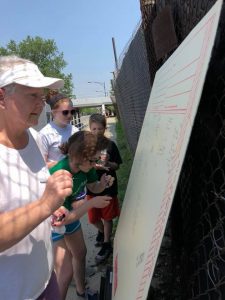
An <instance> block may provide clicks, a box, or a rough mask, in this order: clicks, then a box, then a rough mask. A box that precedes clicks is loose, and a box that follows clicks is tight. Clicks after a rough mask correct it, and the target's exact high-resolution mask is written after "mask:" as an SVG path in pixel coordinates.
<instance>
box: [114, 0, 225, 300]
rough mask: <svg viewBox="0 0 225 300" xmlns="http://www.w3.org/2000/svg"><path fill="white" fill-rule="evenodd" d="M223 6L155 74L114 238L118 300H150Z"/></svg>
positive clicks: (213, 8) (219, 1)
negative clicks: (151, 288) (148, 299)
mask: <svg viewBox="0 0 225 300" xmlns="http://www.w3.org/2000/svg"><path fill="white" fill-rule="evenodd" d="M221 6H222V0H218V1H217V2H216V4H215V5H214V6H213V7H212V9H211V10H210V11H209V13H208V14H207V15H206V16H205V17H204V18H203V19H202V20H201V22H200V23H199V24H198V25H197V26H196V27H195V28H194V29H193V30H192V32H191V33H190V34H189V35H188V37H187V38H186V39H185V40H184V41H183V43H182V44H181V45H180V47H179V48H178V49H177V50H176V51H175V52H174V54H173V55H172V56H171V57H170V58H169V59H168V60H167V62H166V63H165V64H164V65H163V66H162V67H161V68H160V69H159V71H158V72H157V74H156V77H155V80H154V84H153V88H152V92H151V96H150V100H149V105H148V108H147V110H146V115H145V119H144V122H143V127H142V131H141V135H140V138H139V142H138V146H137V150H136V154H135V158H134V163H133V166H132V170H131V175H130V178H129V183H128V187H127V191H126V196H125V200H124V203H123V207H122V212H121V216H120V220H119V224H118V227H117V231H116V235H115V242H114V255H113V289H112V299H114V300H134V299H136V300H142V299H146V298H147V294H148V290H149V286H150V282H151V279H152V275H153V271H154V267H155V263H156V260H157V256H158V252H159V248H160V245H161V241H162V237H163V234H164V230H165V226H166V222H167V218H168V215H169V211H170V208H171V205H172V201H173V197H174V193H175V189H176V185H177V182H178V178H179V174H180V170H181V167H182V163H183V160H184V156H185V152H186V149H187V146H188V142H189V139H190V135H191V130H192V126H193V123H194V118H195V115H196V112H197V108H198V104H199V100H200V97H201V93H202V88H203V84H204V80H205V76H206V72H207V69H208V64H209V61H210V56H211V51H212V47H213V44H214V40H215V35H216V31H217V27H218V20H219V16H220V11H221ZM124 163H126V162H124Z"/></svg>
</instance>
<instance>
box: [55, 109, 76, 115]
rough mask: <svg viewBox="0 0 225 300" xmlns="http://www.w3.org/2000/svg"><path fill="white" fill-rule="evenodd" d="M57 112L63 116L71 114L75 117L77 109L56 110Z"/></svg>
mask: <svg viewBox="0 0 225 300" xmlns="http://www.w3.org/2000/svg"><path fill="white" fill-rule="evenodd" d="M56 111H60V112H61V113H62V114H63V116H68V114H69V113H70V114H71V115H72V116H74V115H75V113H76V110H75V109H65V110H56Z"/></svg>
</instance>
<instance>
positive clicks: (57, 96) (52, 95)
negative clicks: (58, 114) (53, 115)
mask: <svg viewBox="0 0 225 300" xmlns="http://www.w3.org/2000/svg"><path fill="white" fill-rule="evenodd" d="M62 99H69V98H68V97H67V96H66V95H64V94H61V93H59V92H58V91H54V90H49V92H48V94H47V95H46V103H47V104H48V105H50V107H51V109H54V108H55V107H56V103H58V102H59V101H60V100H62Z"/></svg>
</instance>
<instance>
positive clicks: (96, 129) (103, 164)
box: [87, 113, 122, 263]
mask: <svg viewBox="0 0 225 300" xmlns="http://www.w3.org/2000/svg"><path fill="white" fill-rule="evenodd" d="M89 127H90V131H91V132H92V133H93V134H96V135H102V136H103V135H104V133H105V130H106V118H105V117H104V116H103V115H101V114H97V113H96V114H92V115H91V116H90V119H89ZM121 163H122V159H121V156H120V153H119V150H118V148H117V146H116V144H115V143H114V142H113V141H111V140H110V142H109V145H108V147H107V149H105V151H103V152H102V153H101V161H100V162H99V163H97V164H96V166H95V168H96V171H97V174H98V178H101V176H102V174H104V173H106V174H107V175H111V176H112V177H114V178H115V180H114V182H113V185H112V186H111V187H110V188H107V189H106V190H105V191H104V192H102V193H100V194H97V195H107V196H110V197H111V198H112V199H111V200H110V204H109V205H108V206H107V207H105V208H92V209H90V210H89V211H88V218H89V222H90V223H91V224H93V225H94V226H95V227H96V228H97V229H98V235H97V237H96V244H95V245H96V246H101V247H102V248H101V250H100V251H99V252H98V254H97V255H96V257H95V259H96V261H97V262H98V263H101V262H103V261H104V260H105V259H106V258H107V257H108V256H109V255H110V253H112V246H111V242H110V237H111V234H112V228H113V219H114V218H116V217H118V216H119V213H120V210H119V201H118V198H117V194H118V188H117V178H116V170H118V169H119V166H120V164H121ZM95 196H96V194H94V193H92V192H91V191H89V190H87V199H91V198H93V197H95Z"/></svg>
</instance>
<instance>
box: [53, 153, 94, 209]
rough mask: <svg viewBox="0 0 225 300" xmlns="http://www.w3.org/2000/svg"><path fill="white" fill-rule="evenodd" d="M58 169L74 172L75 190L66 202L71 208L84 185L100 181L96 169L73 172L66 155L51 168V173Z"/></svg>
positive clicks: (65, 204) (68, 207) (66, 205)
mask: <svg viewBox="0 0 225 300" xmlns="http://www.w3.org/2000/svg"><path fill="white" fill-rule="evenodd" d="M57 170H67V171H69V172H70V173H71V174H73V191H72V194H71V195H70V196H69V197H67V198H66V200H65V202H64V204H63V205H64V206H65V207H66V208H67V209H69V210H71V209H72V205H71V204H72V202H73V201H74V200H75V199H76V197H77V196H78V195H79V194H80V193H81V192H82V191H83V190H84V187H85V186H86V184H87V183H92V182H95V181H98V176H97V173H96V170H95V169H94V168H92V169H91V170H90V171H89V172H87V173H85V172H82V171H79V172H78V173H73V172H72V171H71V168H70V166H69V158H68V156H66V157H65V158H64V159H62V160H61V161H59V162H58V163H57V164H56V165H55V166H53V167H52V168H50V170H49V171H50V173H51V174H53V173H54V172H56V171H57Z"/></svg>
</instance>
